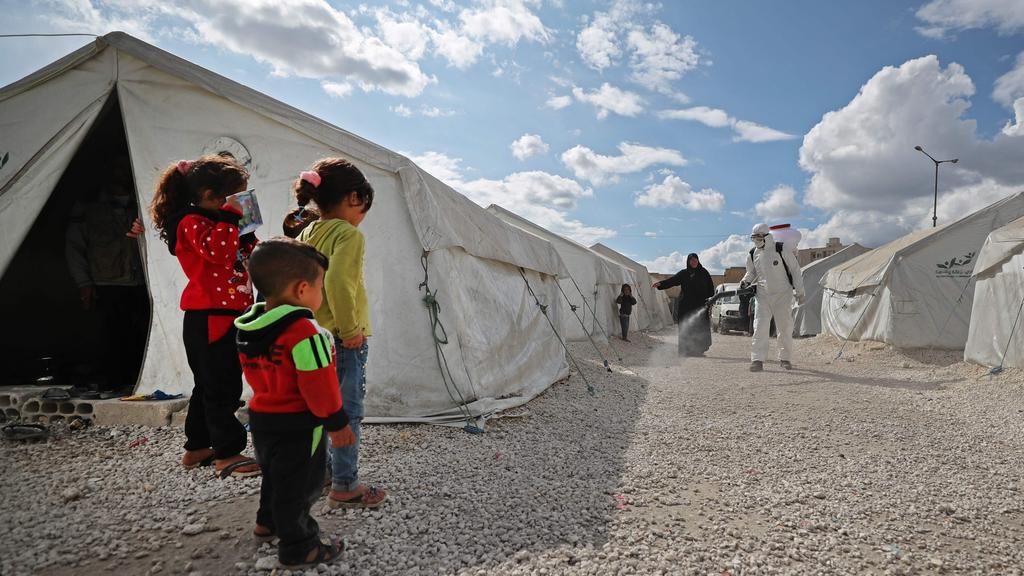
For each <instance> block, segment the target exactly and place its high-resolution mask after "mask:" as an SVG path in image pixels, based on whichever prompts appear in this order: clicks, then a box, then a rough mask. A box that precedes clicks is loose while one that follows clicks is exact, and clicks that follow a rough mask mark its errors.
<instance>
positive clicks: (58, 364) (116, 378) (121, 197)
mask: <svg viewBox="0 0 1024 576" xmlns="http://www.w3.org/2000/svg"><path fill="white" fill-rule="evenodd" d="M55 169H59V167H55ZM134 182H135V181H134V179H133V177H132V169H131V164H130V161H129V160H128V143H127V139H126V135H125V127H124V122H123V120H122V116H121V109H120V106H119V104H118V100H117V96H116V93H111V95H110V96H109V97H108V98H107V101H106V102H105V103H104V104H103V107H102V109H101V110H100V112H99V115H98V116H97V117H96V120H95V122H93V124H92V126H91V127H90V128H89V130H88V132H87V133H86V134H85V136H84V139H83V140H82V141H81V144H80V145H79V146H78V148H77V149H76V150H75V151H74V156H73V157H72V158H71V160H70V162H69V163H68V164H67V167H66V168H65V169H64V170H63V172H62V173H61V174H60V178H59V180H57V183H56V186H55V187H53V189H52V190H45V189H43V188H37V189H36V190H35V191H33V194H37V195H44V197H43V198H39V199H38V201H39V202H40V203H42V204H43V208H42V210H41V211H40V212H39V214H38V216H37V217H36V218H35V220H34V221H33V222H32V223H31V228H30V229H29V231H28V233H27V235H26V236H25V238H24V240H23V241H22V242H21V244H20V245H19V246H17V248H16V252H15V253H14V255H13V257H12V259H11V260H10V263H9V264H8V266H7V267H6V268H5V269H4V270H3V275H2V278H0V314H2V317H3V318H4V320H5V322H6V324H7V326H8V330H9V331H10V335H11V336H13V337H11V338H5V341H6V343H5V344H4V346H3V347H2V348H0V349H2V352H0V363H2V364H3V366H4V367H5V369H4V371H3V372H2V373H0V385H26V384H28V385H32V384H36V385H43V386H48V387H49V386H80V387H89V388H93V389H97V390H114V389H117V390H127V391H128V392H130V391H131V390H132V389H133V388H134V386H135V384H136V382H137V380H138V376H139V372H140V369H141V366H142V362H143V358H144V354H145V348H146V340H147V335H148V334H149V319H150V309H151V303H150V298H149V292H148V289H147V286H146V282H145V266H144V264H143V260H142V250H141V246H140V245H139V241H138V240H134V239H131V238H129V237H127V236H126V234H127V233H128V231H129V230H130V228H131V225H132V221H133V220H134V219H135V218H136V217H137V216H138V215H139V214H140V207H139V201H138V194H137V191H136V188H135V183H134ZM19 185H21V183H19V182H15V183H14V184H13V187H15V188H16V187H18V186H19ZM143 220H145V219H144V218H143Z"/></svg>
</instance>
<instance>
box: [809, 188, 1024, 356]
mask: <svg viewBox="0 0 1024 576" xmlns="http://www.w3.org/2000/svg"><path fill="white" fill-rule="evenodd" d="M1022 215H1024V192H1020V193H1017V194H1014V195H1012V196H1009V197H1007V198H1004V199H1002V200H1000V201H999V202H996V203H994V204H992V205H990V206H987V207H985V208H982V209H981V210H978V211H977V212H974V213H973V214H970V215H968V216H965V217H964V218H962V219H960V220H958V221H956V222H953V223H951V224H947V225H945V226H941V227H939V228H927V229H924V230H918V231H917V232H913V233H911V234H908V235H906V236H904V237H902V238H899V239H897V240H894V241H892V242H890V243H888V244H886V245H885V246H882V247H880V248H877V249H875V250H872V251H870V252H867V253H865V254H862V255H860V256H858V257H857V258H854V259H853V260H850V261H849V262H846V263H844V264H840V265H839V266H836V267H834V268H832V269H831V270H829V271H828V273H827V274H826V275H825V278H824V280H822V283H821V285H822V287H823V288H824V296H823V301H822V306H821V324H822V330H823V331H824V332H826V333H828V334H833V335H835V336H838V337H840V338H844V339H849V340H877V341H881V342H887V343H889V344H892V345H894V346H898V347H900V348H925V347H935V348H945V349H950V350H960V349H963V347H964V343H965V342H966V341H967V329H968V327H969V325H970V318H971V303H972V300H973V297H974V294H973V288H974V286H973V284H974V283H973V282H972V281H971V273H972V271H973V270H974V265H975V263H976V261H977V257H978V252H979V251H980V250H981V246H982V244H983V243H984V242H985V238H986V237H987V236H988V234H989V233H990V232H991V231H992V230H995V229H996V228H999V227H1000V226H1003V225H1004V224H1006V223H1008V222H1011V221H1013V220H1015V219H1017V218H1019V217H1020V216H1022Z"/></svg>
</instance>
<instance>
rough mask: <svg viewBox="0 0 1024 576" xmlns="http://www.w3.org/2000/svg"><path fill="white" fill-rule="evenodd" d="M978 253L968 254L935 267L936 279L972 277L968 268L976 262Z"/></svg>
mask: <svg viewBox="0 0 1024 576" xmlns="http://www.w3.org/2000/svg"><path fill="white" fill-rule="evenodd" d="M976 255H977V252H968V253H967V254H964V255H963V256H960V257H958V258H950V259H949V260H946V261H945V262H940V263H938V264H936V265H935V277H936V278H967V277H968V276H970V275H971V268H968V266H969V265H970V264H971V263H972V262H974V257H975V256H976Z"/></svg>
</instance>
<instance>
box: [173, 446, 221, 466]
mask: <svg viewBox="0 0 1024 576" xmlns="http://www.w3.org/2000/svg"><path fill="white" fill-rule="evenodd" d="M206 450H209V452H210V455H209V456H207V457H206V458H203V459H201V460H192V461H190V462H187V463H186V460H188V459H189V455H190V454H195V453H197V452H205V451H206ZM206 450H186V451H185V455H184V456H182V458H181V465H182V466H183V467H184V468H185V470H195V469H196V468H199V467H203V468H206V467H207V466H212V465H213V459H214V453H213V449H211V448H207V449H206Z"/></svg>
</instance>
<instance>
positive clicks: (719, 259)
mask: <svg viewBox="0 0 1024 576" xmlns="http://www.w3.org/2000/svg"><path fill="white" fill-rule="evenodd" d="M751 247H752V246H751V244H750V238H748V237H747V236H740V235H739V234H732V235H730V236H729V237H728V238H726V239H725V240H722V241H721V242H718V243H717V244H714V245H713V246H711V247H709V248H705V249H704V250H701V251H699V252H697V256H698V257H699V258H700V263H701V264H703V265H704V267H705V268H707V269H708V272H710V273H712V274H721V273H722V272H724V271H725V269H726V268H729V267H731V266H744V265H745V264H746V261H747V254H748V251H749V250H750V248H751ZM641 264H643V265H644V266H647V269H648V270H650V271H651V272H658V273H660V274H675V273H676V272H678V271H680V270H682V269H683V268H686V255H685V254H683V253H681V252H672V253H671V254H669V255H667V256H659V257H657V258H655V259H654V260H649V261H643V262H641Z"/></svg>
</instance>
